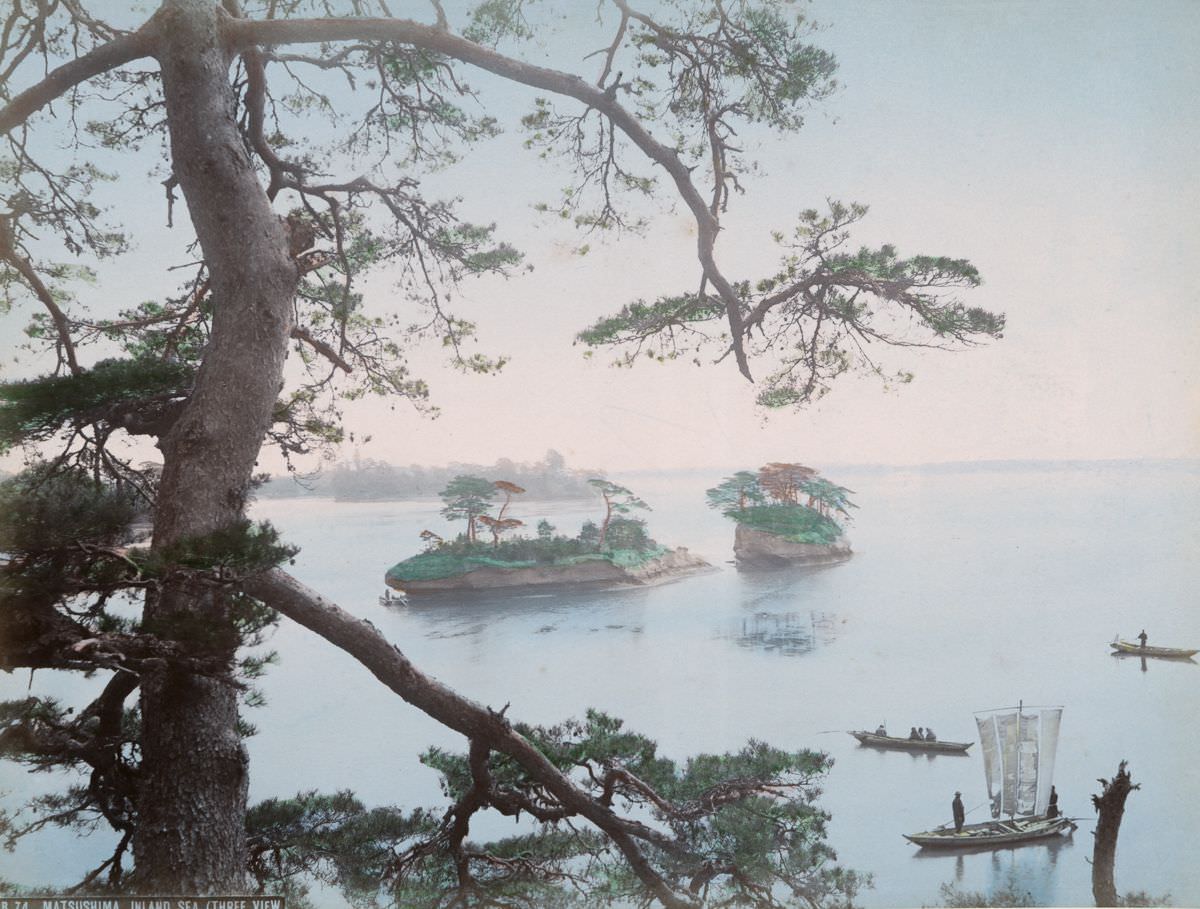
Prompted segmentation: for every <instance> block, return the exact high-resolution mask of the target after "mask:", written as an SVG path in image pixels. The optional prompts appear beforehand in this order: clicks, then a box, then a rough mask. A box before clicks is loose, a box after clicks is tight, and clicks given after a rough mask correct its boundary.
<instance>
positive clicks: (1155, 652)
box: [1108, 641, 1200, 660]
mask: <svg viewBox="0 0 1200 909" xmlns="http://www.w3.org/2000/svg"><path fill="white" fill-rule="evenodd" d="M1108 646H1109V647H1111V648H1112V649H1113V651H1114V652H1116V653H1129V654H1133V655H1135V656H1148V657H1159V658H1160V659H1164V660H1186V659H1190V658H1191V657H1194V656H1195V655H1196V654H1197V653H1200V650H1184V649H1183V648H1181V647H1143V646H1142V645H1141V644H1130V643H1129V642H1128V641H1113V642H1112V643H1111V644H1109V645H1108Z"/></svg>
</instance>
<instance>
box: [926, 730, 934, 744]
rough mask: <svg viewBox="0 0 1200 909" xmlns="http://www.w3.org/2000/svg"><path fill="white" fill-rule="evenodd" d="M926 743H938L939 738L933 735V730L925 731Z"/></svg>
mask: <svg viewBox="0 0 1200 909" xmlns="http://www.w3.org/2000/svg"><path fill="white" fill-rule="evenodd" d="M925 741H927V742H936V741H937V736H936V735H934V734H933V730H932V729H926V730H925Z"/></svg>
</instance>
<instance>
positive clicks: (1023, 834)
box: [904, 816, 1075, 849]
mask: <svg viewBox="0 0 1200 909" xmlns="http://www.w3.org/2000/svg"><path fill="white" fill-rule="evenodd" d="M1074 829H1075V822H1074V821H1072V820H1071V819H1070V818H1067V817H1061V816H1060V817H1056V818H1045V817H1036V818H1024V819H1020V820H1006V821H1005V820H1002V821H986V822H984V823H982V824H967V825H966V826H965V827H963V829H962V831H961V832H957V833H956V832H955V830H954V828H953V827H944V828H939V829H937V830H926V831H925V832H923V833H911V834H910V833H905V834H904V838H905V839H906V840H908V841H909V842H910V843H915V844H916V845H918V846H920V847H921V848H922V849H980V848H1002V847H1008V846H1020V845H1022V844H1024V843H1034V842H1037V841H1038V840H1044V839H1046V838H1048V837H1052V836H1061V835H1063V834H1067V833H1070V832H1072V831H1073V830H1074Z"/></svg>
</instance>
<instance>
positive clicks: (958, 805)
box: [950, 792, 967, 833]
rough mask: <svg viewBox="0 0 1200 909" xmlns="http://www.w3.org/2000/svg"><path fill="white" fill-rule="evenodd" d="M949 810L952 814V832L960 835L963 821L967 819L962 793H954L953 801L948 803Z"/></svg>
mask: <svg viewBox="0 0 1200 909" xmlns="http://www.w3.org/2000/svg"><path fill="white" fill-rule="evenodd" d="M950 810H951V811H953V812H954V832H955V833H962V829H963V821H965V820H966V819H967V812H966V811H965V810H964V808H963V802H962V793H961V792H956V793H954V801H953V802H951V803H950Z"/></svg>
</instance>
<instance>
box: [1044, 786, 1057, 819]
mask: <svg viewBox="0 0 1200 909" xmlns="http://www.w3.org/2000/svg"><path fill="white" fill-rule="evenodd" d="M1046 817H1051V818H1053V817H1058V790H1057V789H1055V788H1054V787H1053V786H1051V787H1050V804H1048V805H1047V806H1046Z"/></svg>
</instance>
